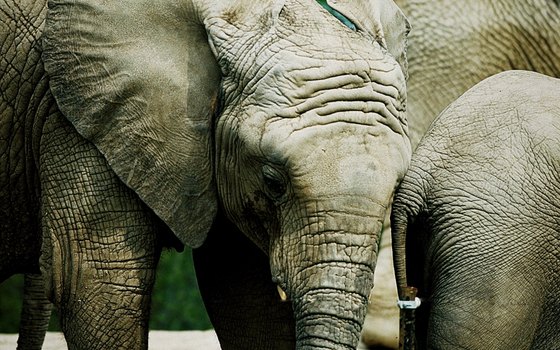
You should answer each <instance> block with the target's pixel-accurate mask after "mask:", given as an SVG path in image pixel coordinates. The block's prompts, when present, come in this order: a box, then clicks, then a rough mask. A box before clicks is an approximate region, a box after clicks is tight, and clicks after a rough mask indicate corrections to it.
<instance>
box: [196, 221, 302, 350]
mask: <svg viewBox="0 0 560 350" xmlns="http://www.w3.org/2000/svg"><path fill="white" fill-rule="evenodd" d="M193 259H194V262H195V269H196V275H197V279H198V284H199V288H200V292H201V295H202V298H203V300H204V303H205V305H206V309H207V311H208V314H209V316H210V320H211V321H212V324H213V326H214V328H215V330H216V333H217V335H218V338H219V340H220V344H221V347H222V349H224V350H229V349H290V350H293V349H294V348H295V323H294V316H293V311H292V306H291V303H289V302H281V300H280V297H279V294H278V290H277V287H276V285H275V284H274V283H272V277H271V273H270V263H269V259H268V257H267V256H266V255H265V254H264V253H263V252H262V251H261V250H260V249H258V248H257V247H256V245H255V244H253V243H252V242H251V241H249V239H248V238H247V237H245V236H244V235H243V234H242V233H241V232H239V231H238V230H237V228H235V225H233V224H232V223H230V222H229V221H227V220H226V219H224V218H221V217H220V218H218V219H217V220H216V223H215V224H214V226H213V227H212V229H211V231H210V234H209V235H208V238H207V239H206V242H205V243H204V245H203V246H202V247H200V248H198V249H194V250H193Z"/></svg>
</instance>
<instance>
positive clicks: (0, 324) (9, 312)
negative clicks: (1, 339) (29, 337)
mask: <svg viewBox="0 0 560 350" xmlns="http://www.w3.org/2000/svg"><path fill="white" fill-rule="evenodd" d="M22 294H23V276H22V275H17V276H13V277H12V278H10V279H8V280H6V281H4V282H3V283H2V284H0V333H17V331H18V327H19V314H20V312H21V295H22Z"/></svg>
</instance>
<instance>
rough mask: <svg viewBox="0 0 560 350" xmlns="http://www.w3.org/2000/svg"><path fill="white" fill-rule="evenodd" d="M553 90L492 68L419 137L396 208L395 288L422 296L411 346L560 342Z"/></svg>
mask: <svg viewBox="0 0 560 350" xmlns="http://www.w3.org/2000/svg"><path fill="white" fill-rule="evenodd" d="M559 92H560V80H558V79H555V78H552V77H548V76H544V75H541V74H539V73H534V72H526V71H508V72H505V73H500V74H497V75H495V76H492V77H490V78H488V79H486V80H484V81H482V82H480V83H479V84H478V85H476V86H475V87H473V88H472V89H470V90H469V91H468V92H466V93H465V94H464V95H463V96H461V97H460V98H459V99H457V100H456V101H455V102H454V103H452V104H451V105H450V106H449V107H447V109H445V110H444V111H443V112H442V113H441V114H440V115H439V117H438V118H437V119H436V120H435V121H434V123H433V124H432V126H431V127H430V129H429V131H428V133H427V134H426V136H425V137H424V138H423V139H422V141H421V142H420V144H419V146H418V148H417V151H416V153H415V154H414V156H413V159H412V163H411V166H410V168H409V170H408V172H407V175H406V177H405V178H404V179H403V181H402V182H401V184H400V186H399V189H398V192H397V194H396V196H395V201H394V205H393V211H392V230H393V243H394V255H395V270H396V275H397V281H398V285H399V293H403V292H404V291H405V290H406V288H404V287H405V286H407V285H409V286H415V287H418V290H419V296H420V298H421V299H422V300H423V304H422V306H420V308H419V309H418V310H417V311H416V333H417V334H416V336H417V341H418V348H421V349H423V348H428V349H459V348H460V349H494V350H497V349H539V350H543V349H558V346H559V344H560V322H558V317H559V315H560V298H558V295H560V284H559V283H558V280H559V278H560V206H559V203H558V198H559V197H560V103H559V102H558V101H559V100H558V98H559ZM405 240H406V247H405V245H404V244H405ZM405 253H406V254H405ZM404 255H406V258H405V256H404ZM405 270H406V271H405Z"/></svg>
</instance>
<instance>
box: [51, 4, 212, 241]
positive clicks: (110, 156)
mask: <svg viewBox="0 0 560 350" xmlns="http://www.w3.org/2000/svg"><path fill="white" fill-rule="evenodd" d="M48 5H49V14H48V18H47V22H46V26H45V34H44V43H43V44H44V53H43V59H44V62H45V68H46V71H47V73H48V74H49V76H50V79H51V80H50V84H51V89H52V92H53V95H54V96H55V98H56V101H57V103H58V105H59V107H60V109H61V111H62V112H63V114H64V115H65V116H66V117H67V118H68V119H69V120H70V121H71V123H72V124H73V125H74V126H75V127H76V129H77V131H78V132H79V133H80V134H81V135H83V136H84V137H85V138H87V139H88V140H90V141H91V142H93V143H94V144H95V145H96V147H97V148H98V149H99V150H100V151H101V153H103V154H104V156H105V157H106V159H107V161H108V163H109V164H110V166H111V167H112V168H113V170H114V171H115V172H116V174H117V175H118V176H119V177H120V178H121V179H122V180H123V181H124V182H125V183H126V184H127V185H128V186H129V187H130V188H132V189H133V190H134V191H136V193H137V194H138V195H139V196H140V197H141V198H142V200H143V201H144V202H145V203H146V204H147V205H148V206H149V207H150V208H152V209H153V210H154V212H155V213H156V214H157V215H159V216H160V217H161V218H162V219H163V220H164V221H165V222H166V223H167V224H168V225H169V227H170V228H171V229H172V230H173V231H174V232H175V234H176V235H177V237H178V238H179V239H180V240H181V241H182V242H183V243H185V244H187V245H189V246H191V247H197V246H200V245H201V244H202V242H203V241H204V238H205V237H206V233H207V232H208V230H209V228H210V225H211V223H212V221H213V218H214V215H215V212H216V207H217V199H216V198H217V196H216V191H215V184H214V179H213V169H212V167H213V165H212V159H211V158H212V145H211V143H212V137H211V122H212V121H211V117H212V116H211V113H212V111H211V102H212V99H213V98H214V97H215V96H216V94H217V91H218V86H219V80H220V71H219V68H218V66H217V64H216V61H215V59H214V57H213V55H212V53H211V51H210V48H209V46H208V42H207V37H206V32H205V30H204V27H203V26H202V25H201V23H199V19H198V16H197V15H196V14H195V13H194V10H193V9H192V8H189V5H188V2H186V1H174V0H155V1H154V0H149V1H148V0H120V1H94V0H90V1H88V0H50V1H49V3H48Z"/></svg>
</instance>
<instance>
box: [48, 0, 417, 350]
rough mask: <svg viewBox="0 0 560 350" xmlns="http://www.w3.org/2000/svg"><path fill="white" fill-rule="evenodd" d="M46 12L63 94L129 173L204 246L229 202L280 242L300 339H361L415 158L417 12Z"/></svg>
mask: <svg viewBox="0 0 560 350" xmlns="http://www.w3.org/2000/svg"><path fill="white" fill-rule="evenodd" d="M321 5H323V6H321ZM49 11H50V12H49V18H48V20H47V24H46V32H45V40H44V54H43V58H44V61H45V67H46V70H47V72H48V73H49V75H50V79H51V89H52V91H53V94H54V96H55V98H56V100H57V103H58V104H59V107H60V109H61V111H62V112H63V113H64V114H65V115H66V116H67V118H68V119H69V120H70V121H71V122H72V124H73V125H74V126H75V128H76V129H77V131H78V132H79V133H80V134H82V135H83V136H84V137H85V138H87V139H88V140H90V141H91V142H93V144H95V145H96V146H97V148H98V149H99V150H100V151H101V152H102V153H103V154H104V156H105V157H106V159H107V161H108V162H109V164H110V165H111V167H112V168H113V170H114V171H115V173H116V174H117V175H118V176H119V177H120V179H121V180H122V181H123V182H124V183H126V184H127V185H128V186H129V187H130V188H132V189H133V190H134V191H135V192H136V193H137V194H138V195H139V197H140V198H141V199H142V200H143V201H144V202H145V203H146V204H147V205H148V206H149V207H150V208H151V209H152V210H153V211H154V212H155V213H156V214H157V215H158V216H160V217H161V219H162V220H163V221H164V222H165V223H166V224H167V225H168V226H169V227H170V228H171V229H172V230H173V232H174V233H175V234H176V236H177V237H178V238H179V239H180V240H181V241H182V242H183V243H184V244H187V245H189V246H191V247H197V246H199V245H200V244H202V242H203V241H204V239H205V236H206V233H207V232H208V230H209V227H210V225H211V223H212V221H213V219H214V216H215V215H216V211H217V207H218V206H221V207H223V208H224V212H225V213H226V215H227V216H228V217H229V218H230V220H231V221H232V222H234V223H235V224H236V225H237V226H238V227H239V228H240V229H241V231H243V232H244V233H245V234H246V235H247V236H248V237H249V238H250V239H251V240H252V241H253V242H255V244H257V245H258V246H259V247H260V248H261V249H262V250H263V251H264V252H265V253H267V254H268V255H269V256H270V264H271V271H272V274H273V278H274V281H275V282H276V283H277V284H278V285H279V286H280V287H281V288H282V289H283V290H285V291H286V293H287V295H288V296H289V298H290V299H291V300H292V302H293V305H294V310H295V313H296V320H297V321H296V323H297V337H298V346H301V347H310V348H311V347H315V346H316V347H325V348H326V347H333V348H355V346H356V344H357V341H358V336H359V330H360V328H361V323H362V321H363V318H364V316H365V311H366V306H367V298H368V295H369V292H370V289H371V288H372V285H373V271H374V267H375V260H376V251H377V241H378V238H379V232H380V230H381V226H382V222H383V218H384V216H385V211H386V209H387V207H388V205H389V203H390V198H391V196H392V193H393V191H394V188H395V185H396V183H397V182H398V180H399V179H400V178H401V177H402V176H403V174H404V172H405V169H406V167H407V165H408V162H409V158H410V144H409V141H408V136H407V125H406V118H405V100H406V93H405V75H406V59H405V52H404V49H405V43H406V34H407V32H408V23H407V21H406V19H405V18H404V16H403V15H402V13H401V12H400V10H399V9H398V8H397V7H396V6H395V4H394V3H393V2H392V1H391V0H379V1H371V2H368V1H355V2H350V1H338V2H336V3H334V2H333V3H332V4H331V3H330V2H329V3H324V2H323V3H322V4H320V3H318V2H316V1H312V0H269V1H259V2H250V1H233V0H230V1H205V2H202V1H177V0H159V1H147V0H143V1H138V0H125V1H118V2H97V1H88V0H77V1H72V2H68V1H61V0H52V1H49ZM333 14H335V15H336V16H334V15H333ZM332 334H337V336H336V340H333V339H330V340H329V339H328V337H327V336H326V335H332Z"/></svg>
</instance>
